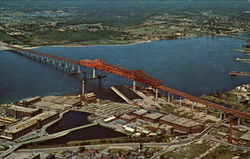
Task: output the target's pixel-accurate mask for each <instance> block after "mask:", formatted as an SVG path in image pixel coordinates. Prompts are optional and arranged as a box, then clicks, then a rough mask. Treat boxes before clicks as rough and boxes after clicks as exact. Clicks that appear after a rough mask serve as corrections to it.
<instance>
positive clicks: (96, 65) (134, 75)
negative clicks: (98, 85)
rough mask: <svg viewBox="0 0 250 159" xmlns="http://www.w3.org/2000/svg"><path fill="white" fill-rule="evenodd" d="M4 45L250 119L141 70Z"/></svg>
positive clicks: (243, 114) (97, 60)
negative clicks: (163, 82)
mask: <svg viewBox="0 0 250 159" xmlns="http://www.w3.org/2000/svg"><path fill="white" fill-rule="evenodd" d="M6 47H8V48H10V49H12V50H13V51H17V50H19V51H20V50H21V51H24V52H28V53H32V54H37V55H40V56H46V57H50V58H54V59H58V60H63V61H67V62H71V63H75V64H78V65H81V66H86V67H90V68H93V69H98V70H103V71H106V72H110V73H112V74H116V75H119V76H122V77H125V78H128V79H132V80H135V81H137V82H141V83H144V84H146V85H149V86H152V87H155V88H158V89H161V90H164V91H167V92H169V93H172V94H175V95H177V96H180V97H182V98H185V99H188V100H190V101H193V102H197V103H201V104H204V105H206V106H208V107H212V108H214V109H217V110H220V111H223V112H226V113H230V114H232V115H235V116H238V117H240V118H244V119H250V114H247V113H243V112H240V111H237V110H233V109H230V108H226V107H224V106H221V105H219V104H215V103H212V102H209V101H206V100H203V99H200V98H198V97H194V96H192V95H189V94H186V93H183V92H180V91H177V90H174V89H172V88H168V87H165V86H163V85H161V83H160V81H159V80H157V79H155V78H152V77H149V76H148V75H146V74H145V73H143V72H142V71H141V70H128V69H125V68H122V67H117V66H114V65H109V64H106V63H104V62H103V61H102V60H100V59H96V60H81V61H75V60H70V59H67V58H63V57H58V56H54V55H49V54H45V53H40V52H36V51H32V50H27V49H22V48H19V47H15V46H10V45H8V46H6Z"/></svg>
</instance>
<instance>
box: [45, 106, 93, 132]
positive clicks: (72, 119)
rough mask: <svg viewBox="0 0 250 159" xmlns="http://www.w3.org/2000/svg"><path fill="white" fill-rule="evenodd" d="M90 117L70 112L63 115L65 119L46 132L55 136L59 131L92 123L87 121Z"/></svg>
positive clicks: (83, 113) (81, 113)
mask: <svg viewBox="0 0 250 159" xmlns="http://www.w3.org/2000/svg"><path fill="white" fill-rule="evenodd" d="M88 115H89V113H85V112H78V111H69V112H67V113H65V114H63V117H62V118H61V119H60V120H59V121H58V122H56V123H55V124H53V125H51V126H50V127H48V128H47V129H46V131H47V132H48V133H49V134H53V133H57V132H59V131H63V130H67V129H71V128H74V127H78V126H82V125H86V124H89V123H90V122H89V121H88V119H87V117H88Z"/></svg>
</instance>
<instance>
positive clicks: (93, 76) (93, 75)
mask: <svg viewBox="0 0 250 159" xmlns="http://www.w3.org/2000/svg"><path fill="white" fill-rule="evenodd" d="M92 78H96V73H95V69H94V68H93V74H92Z"/></svg>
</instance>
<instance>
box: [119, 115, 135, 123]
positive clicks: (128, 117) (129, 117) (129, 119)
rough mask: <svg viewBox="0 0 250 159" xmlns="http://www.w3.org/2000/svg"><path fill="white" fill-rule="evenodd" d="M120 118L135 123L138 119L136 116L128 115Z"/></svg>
mask: <svg viewBox="0 0 250 159" xmlns="http://www.w3.org/2000/svg"><path fill="white" fill-rule="evenodd" d="M119 118H120V119H121V120H124V121H127V122H134V121H135V120H136V117H135V116H134V115H128V114H123V115H121V116H120V117H119Z"/></svg>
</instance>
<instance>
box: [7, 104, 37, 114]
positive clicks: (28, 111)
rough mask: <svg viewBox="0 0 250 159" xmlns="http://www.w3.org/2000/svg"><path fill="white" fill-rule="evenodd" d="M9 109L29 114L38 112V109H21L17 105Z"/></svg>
mask: <svg viewBox="0 0 250 159" xmlns="http://www.w3.org/2000/svg"><path fill="white" fill-rule="evenodd" d="M9 109H12V110H15V111H21V112H27V113H33V112H36V111H38V109H37V108H26V107H21V106H17V105H10V107H9Z"/></svg>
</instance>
